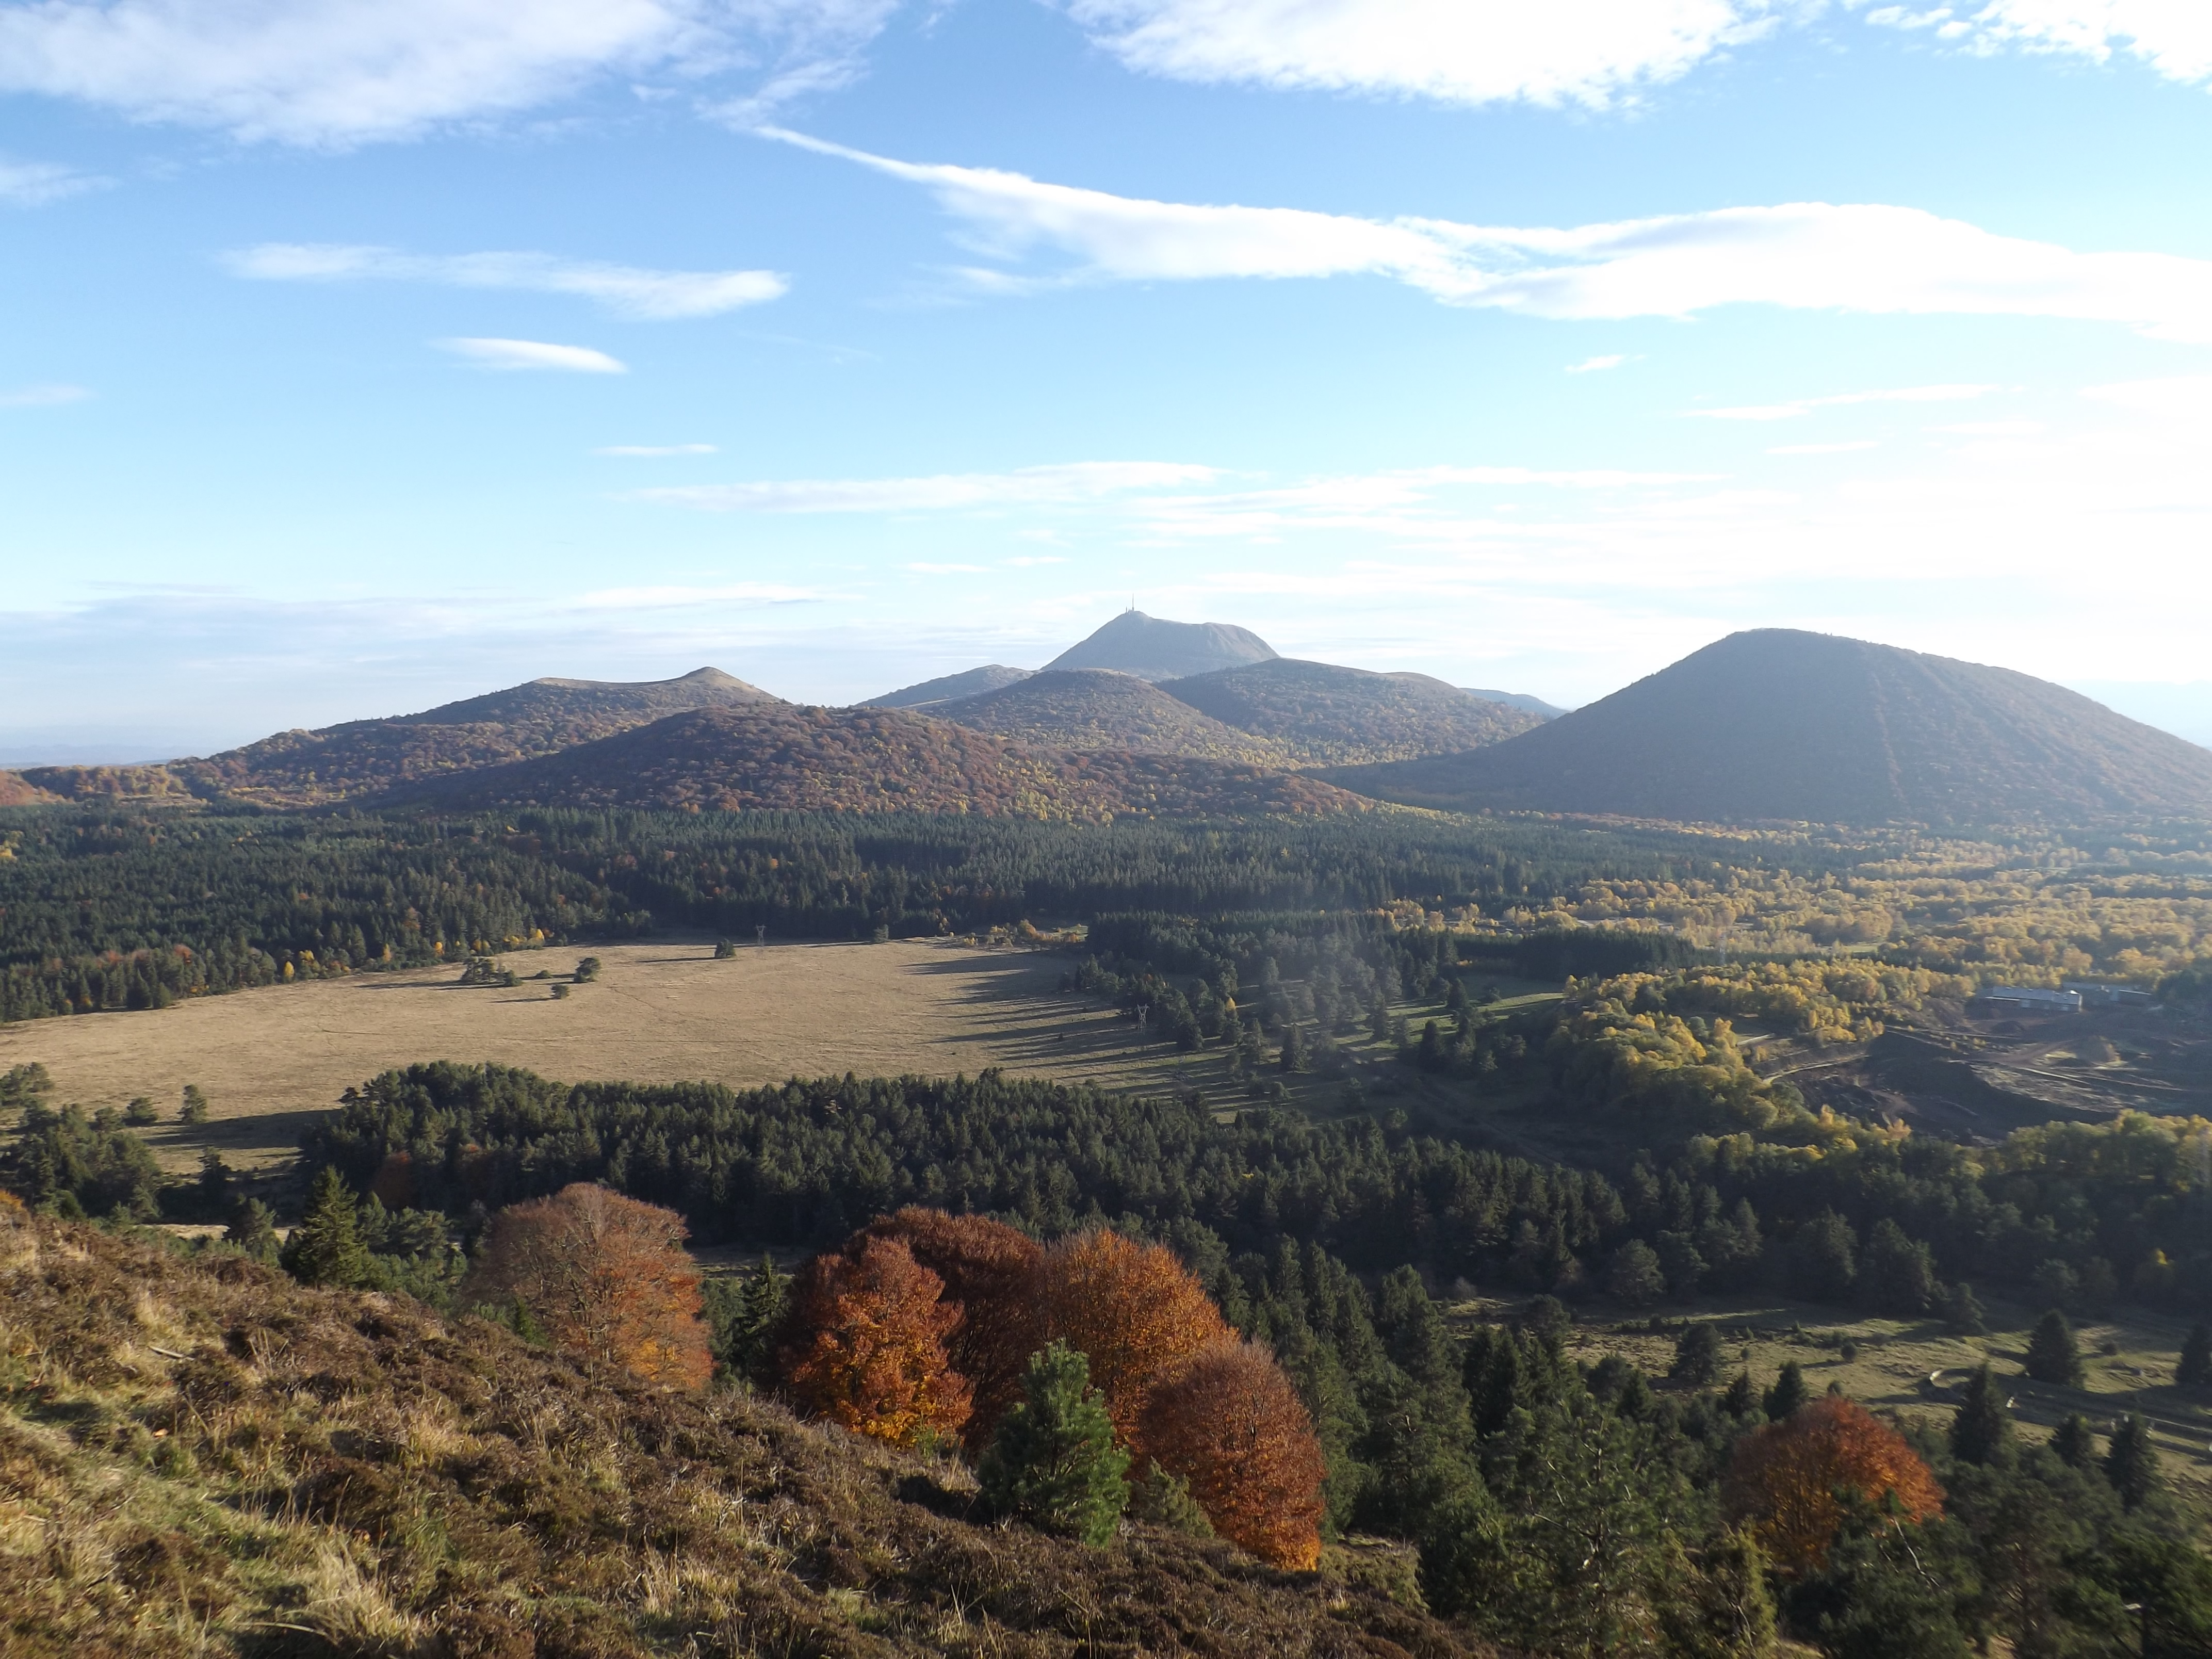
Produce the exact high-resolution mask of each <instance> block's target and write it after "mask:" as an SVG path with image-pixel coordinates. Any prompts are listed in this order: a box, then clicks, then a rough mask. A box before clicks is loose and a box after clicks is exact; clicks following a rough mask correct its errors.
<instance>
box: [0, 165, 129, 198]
mask: <svg viewBox="0 0 2212 1659" xmlns="http://www.w3.org/2000/svg"><path fill="white" fill-rule="evenodd" d="M106 182H107V181H106V179H101V178H100V177H98V176H96V175H95V174H93V173H80V172H78V171H77V170H76V168H75V167H64V166H62V165H61V164H60V163H59V162H58V161H9V159H8V158H7V157H6V156H3V155H0V202H5V203H6V204H8V205H9V206H10V207H44V206H45V205H46V204H47V203H49V202H58V201H60V200H61V199H62V198H63V197H65V196H81V195H82V194H83V193H84V192H85V191H88V190H97V189H99V188H100V186H101V185H104V184H106Z"/></svg>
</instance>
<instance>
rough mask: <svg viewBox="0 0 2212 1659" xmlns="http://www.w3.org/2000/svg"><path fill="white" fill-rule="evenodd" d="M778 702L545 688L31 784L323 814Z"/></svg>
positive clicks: (723, 692) (83, 793) (728, 692)
mask: <svg viewBox="0 0 2212 1659" xmlns="http://www.w3.org/2000/svg"><path fill="white" fill-rule="evenodd" d="M778 701H779V699H777V698H775V697H773V696H769V694H768V693H767V692H765V691H763V690H761V689H760V688H759V687H758V686H755V685H748V684H746V683H745V682H744V681H743V680H741V679H738V678H735V677H734V676H732V675H729V674H725V673H723V672H722V671H721V670H720V669H718V668H700V669H695V670H694V671H692V672H690V673H689V674H685V675H683V676H681V677H680V678H676V679H671V680H646V681H640V682H637V683H635V684H623V683H616V682H608V681H600V680H572V679H542V680H532V681H531V682H529V684H526V685H516V686H510V687H508V688H507V690H503V691H493V692H489V693H487V694H485V695H484V696H480V697H470V698H467V699H465V700H464V701H462V702H451V703H447V704H444V705H443V706H442V707H440V708H431V709H426V710H424V711H423V712H422V713H421V714H399V715H394V716H392V718H390V719H387V720H351V721H349V722H347V723H346V724H345V725H343V726H327V727H325V728H324V729H322V730H320V731H315V732H305V731H299V732H277V733H276V735H274V736H273V737H267V738H262V739H260V740H259V741H258V742H256V743H250V744H246V746H245V747H244V748H242V749H232V750H226V751H224V752H223V753H222V754H220V755H216V756H213V757H210V758H208V759H204V760H182V761H176V762H173V763H171V764H169V765H167V766H166V767H45V768H40V769H37V771H36V772H35V774H33V775H32V776H31V777H30V779H29V781H31V782H32V783H33V784H35V785H37V786H38V787H43V788H45V789H46V790H48V791H51V792H52V793H55V794H58V795H62V796H65V797H68V798H70V799H89V798H120V799H139V800H153V801H159V800H162V799H179V800H185V799H191V798H194V797H197V798H200V799H210V798H217V799H228V800H234V801H238V802H240V803H245V804H250V805H256V806H271V807H300V806H319V805H329V804H330V803H331V802H334V801H340V800H349V799H358V798H361V797H363V796H368V795H380V794H382V793H386V791H388V790H392V789H394V788H398V787H402V786H404V785H406V784H409V783H411V782H414V781H416V780H419V779H423V778H430V777H437V776H440V775H444V774H447V773H453V772H465V771H472V770H477V769H482V768H485V767H491V766H500V765H504V764H507V763H511V762H514V761H519V760H526V759H528V758H530V757H533V756H538V755H550V754H554V753H556V752H558V751H559V750H563V749H567V748H569V747H572V746H573V745H574V744H580V743H588V742H590V741H591V740H592V739H593V738H604V737H607V736H610V735H611V734H612V733H614V732H623V731H628V730H629V729H630V728H631V727H633V726H641V725H644V724H646V723H647V722H648V721H651V720H660V719H663V718H665V716H667V715H670V714H679V713H681V712H683V711H684V710H686V709H694V708H726V707H734V706H742V705H746V704H760V703H775V702H778Z"/></svg>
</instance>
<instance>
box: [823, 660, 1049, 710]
mask: <svg viewBox="0 0 2212 1659" xmlns="http://www.w3.org/2000/svg"><path fill="white" fill-rule="evenodd" d="M1032 672H1034V671H1033V670H1031V669H1027V668H1009V667H1007V666H1006V664H1004V663H1002V662H994V663H990V664H987V665H985V666H983V667H981V668H970V669H968V670H967V671H964V672H962V673H958V674H945V675H942V676H940V677H939V678H936V679H933V680H924V681H922V682H921V684H919V685H906V686H901V687H900V688H899V689H898V690H896V691H886V692H884V695H883V696H880V697H870V698H869V699H868V700H867V701H866V702H865V703H863V704H861V705H860V706H861V707H862V708H935V707H936V706H937V705H938V704H939V703H947V702H956V701H957V700H958V699H959V698H962V697H980V696H982V695H983V693H984V692H986V691H995V690H998V689H999V688H1000V686H1002V685H1013V684H1018V682H1020V681H1022V680H1025V679H1027V678H1029V677H1030V674H1031V673H1032Z"/></svg>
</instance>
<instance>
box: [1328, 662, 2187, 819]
mask: <svg viewBox="0 0 2212 1659" xmlns="http://www.w3.org/2000/svg"><path fill="white" fill-rule="evenodd" d="M1328 776H1329V777H1330V778H1331V779H1332V780H1333V781H1336V782H1340V783H1342V784H1344V785H1345V786H1346V787H1348V788H1353V789H1358V790H1359V791H1361V792H1362V793H1370V794H1374V795H1377V796H1380V797H1382V798H1383V799H1389V800H1399V801H1406V802H1410V803H1415V804H1419V805H1437V806H1449V807H1454V808H1458V809H1462V810H1471V809H1477V808H1485V807H1489V808H1498V809H1506V810H1512V809H1525V810H1534V811H1557V812H1590V813H1619V814H1623V815H1626V816H1630V817H1659V818H1674V819H1686V820H1705V821H1716V822H1721V821H1734V822H1740V823H1741V822H1757V821H1762V820H1796V821H1811V822H1816V823H1853V824H1875V823H1893V822H1905V823H1930V824H1937V825H1944V826H1958V827H1968V826H1972V825H1976V824H1987V823H2005V822H2018V821H2023V820H2031V819H2045V820H2051V821H2067V820H2073V821H2081V820H2087V819H2093V818H2099V817H2111V816H2116V815H2118V816H2130V815H2139V814H2146V813H2170V812H2179V813H2196V812H2204V811H2212V750H2203V749H2199V748H2197V746H2196V745H2195V744H2188V743H2184V742H2183V741H2182V740H2181V739H2180V738H2174V737H2169V736H2168V735H2167V734H2166V733H2165V732H2159V731H2155V730H2154V729H2153V728H2151V727H2149V726H2142V725H2138V724H2137V723H2136V721H2134V720H2128V719H2126V718H2124V716H2122V715H2119V714H2114V713H2113V712H2112V710H2111V709H2109V708H2105V707H2104V706H2103V705H2102V704H2100V703H2095V702H2091V701H2090V700H2089V699H2088V698H2087V697H2084V696H2080V695H2079V694H2078V693H2075V692H2072V691H2069V690H2065V689H2064V688H2063V687H2062V686H2057V685H2052V684H2050V683H2049V682H2048V681H2045V680H2039V679H2035V678H2032V677H2030V676H2028V675H2026V674H2021V673H2015V672H2014V671H2012V670H2010V669H2004V668H1988V667H1984V666H1982V665H1978V664H1975V663H1966V662H1958V661H1954V660H1953V659H1950V658H1948V657H1933V656H1927V655H1923V653H1919V652H1917V651H1904V650H1899V649H1898V648H1897V647H1893V646H1886V645H1872V644H1869V643H1867V642H1866V641H1861V640H1848V639H1842V638H1839V637H1838V636H1836V635H1827V634H1808V633H1801V632H1798V631H1796V630H1795V629H1757V630H1754V631H1752V632H1749V633H1742V634H1731V635H1729V637H1728V638H1726V639H1724V640H1722V641H1718V642H1717V643H1716V644H1713V645H1709V646H1707V647H1705V649H1704V650H1702V651H1699V652H1696V653H1692V655H1690V656H1688V657H1686V658H1684V659H1682V660H1681V661H1680V662H1678V663H1676V664H1674V665H1673V666H1672V667H1670V668H1666V669H1662V670H1661V671H1659V672H1658V673H1656V674H1654V675H1652V676H1650V678H1647V679H1643V680H1638V682H1637V683H1636V684H1633V685H1632V686H1629V687H1627V688H1626V690H1620V691H1616V692H1614V693H1613V695H1612V696H1609V697H1606V698H1603V699H1601V701H1599V702H1594V703H1591V704H1589V705H1588V706H1587V707H1585V708H1577V709H1576V710H1575V711H1574V712H1573V713H1571V714H1563V715H1561V716H1560V717H1559V719H1558V720H1553V721H1551V722H1549V723H1548V724H1547V725H1544V726H1539V727H1538V728H1537V729H1536V730H1534V731H1533V732H1524V733H1523V734H1522V735H1521V736H1520V737H1517V738H1513V739H1512V740H1511V741H1510V742H1507V743H1503V744H1498V745H1497V746H1496V747H1494V748H1491V749H1484V750H1476V751H1474V753H1472V754H1468V755H1455V756H1449V757H1437V758H1433V759H1429V760H1420V761H1407V762H1400V763H1395V764H1391V765H1387V766H1377V767H1363V768H1357V769H1344V770H1338V771H1334V772H1331V773H1329V774H1328Z"/></svg>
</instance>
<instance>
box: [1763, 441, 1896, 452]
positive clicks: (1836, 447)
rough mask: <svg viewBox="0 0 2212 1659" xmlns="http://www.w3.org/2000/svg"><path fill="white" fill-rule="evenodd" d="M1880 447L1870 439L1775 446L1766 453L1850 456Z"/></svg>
mask: <svg viewBox="0 0 2212 1659" xmlns="http://www.w3.org/2000/svg"><path fill="white" fill-rule="evenodd" d="M1878 447H1880V446H1879V445H1878V444H1877V442H1876V441H1875V440H1874V439H1872V438H1853V439H1850V441H1846V442H1844V443H1835V444H1776V445H1774V446H1773V447H1771V448H1770V449H1769V450H1768V451H1767V452H1766V453H1768V454H1770V455H1850V454H1855V453H1857V452H1858V451H1860V450H1862V449H1875V448H1878Z"/></svg>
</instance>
